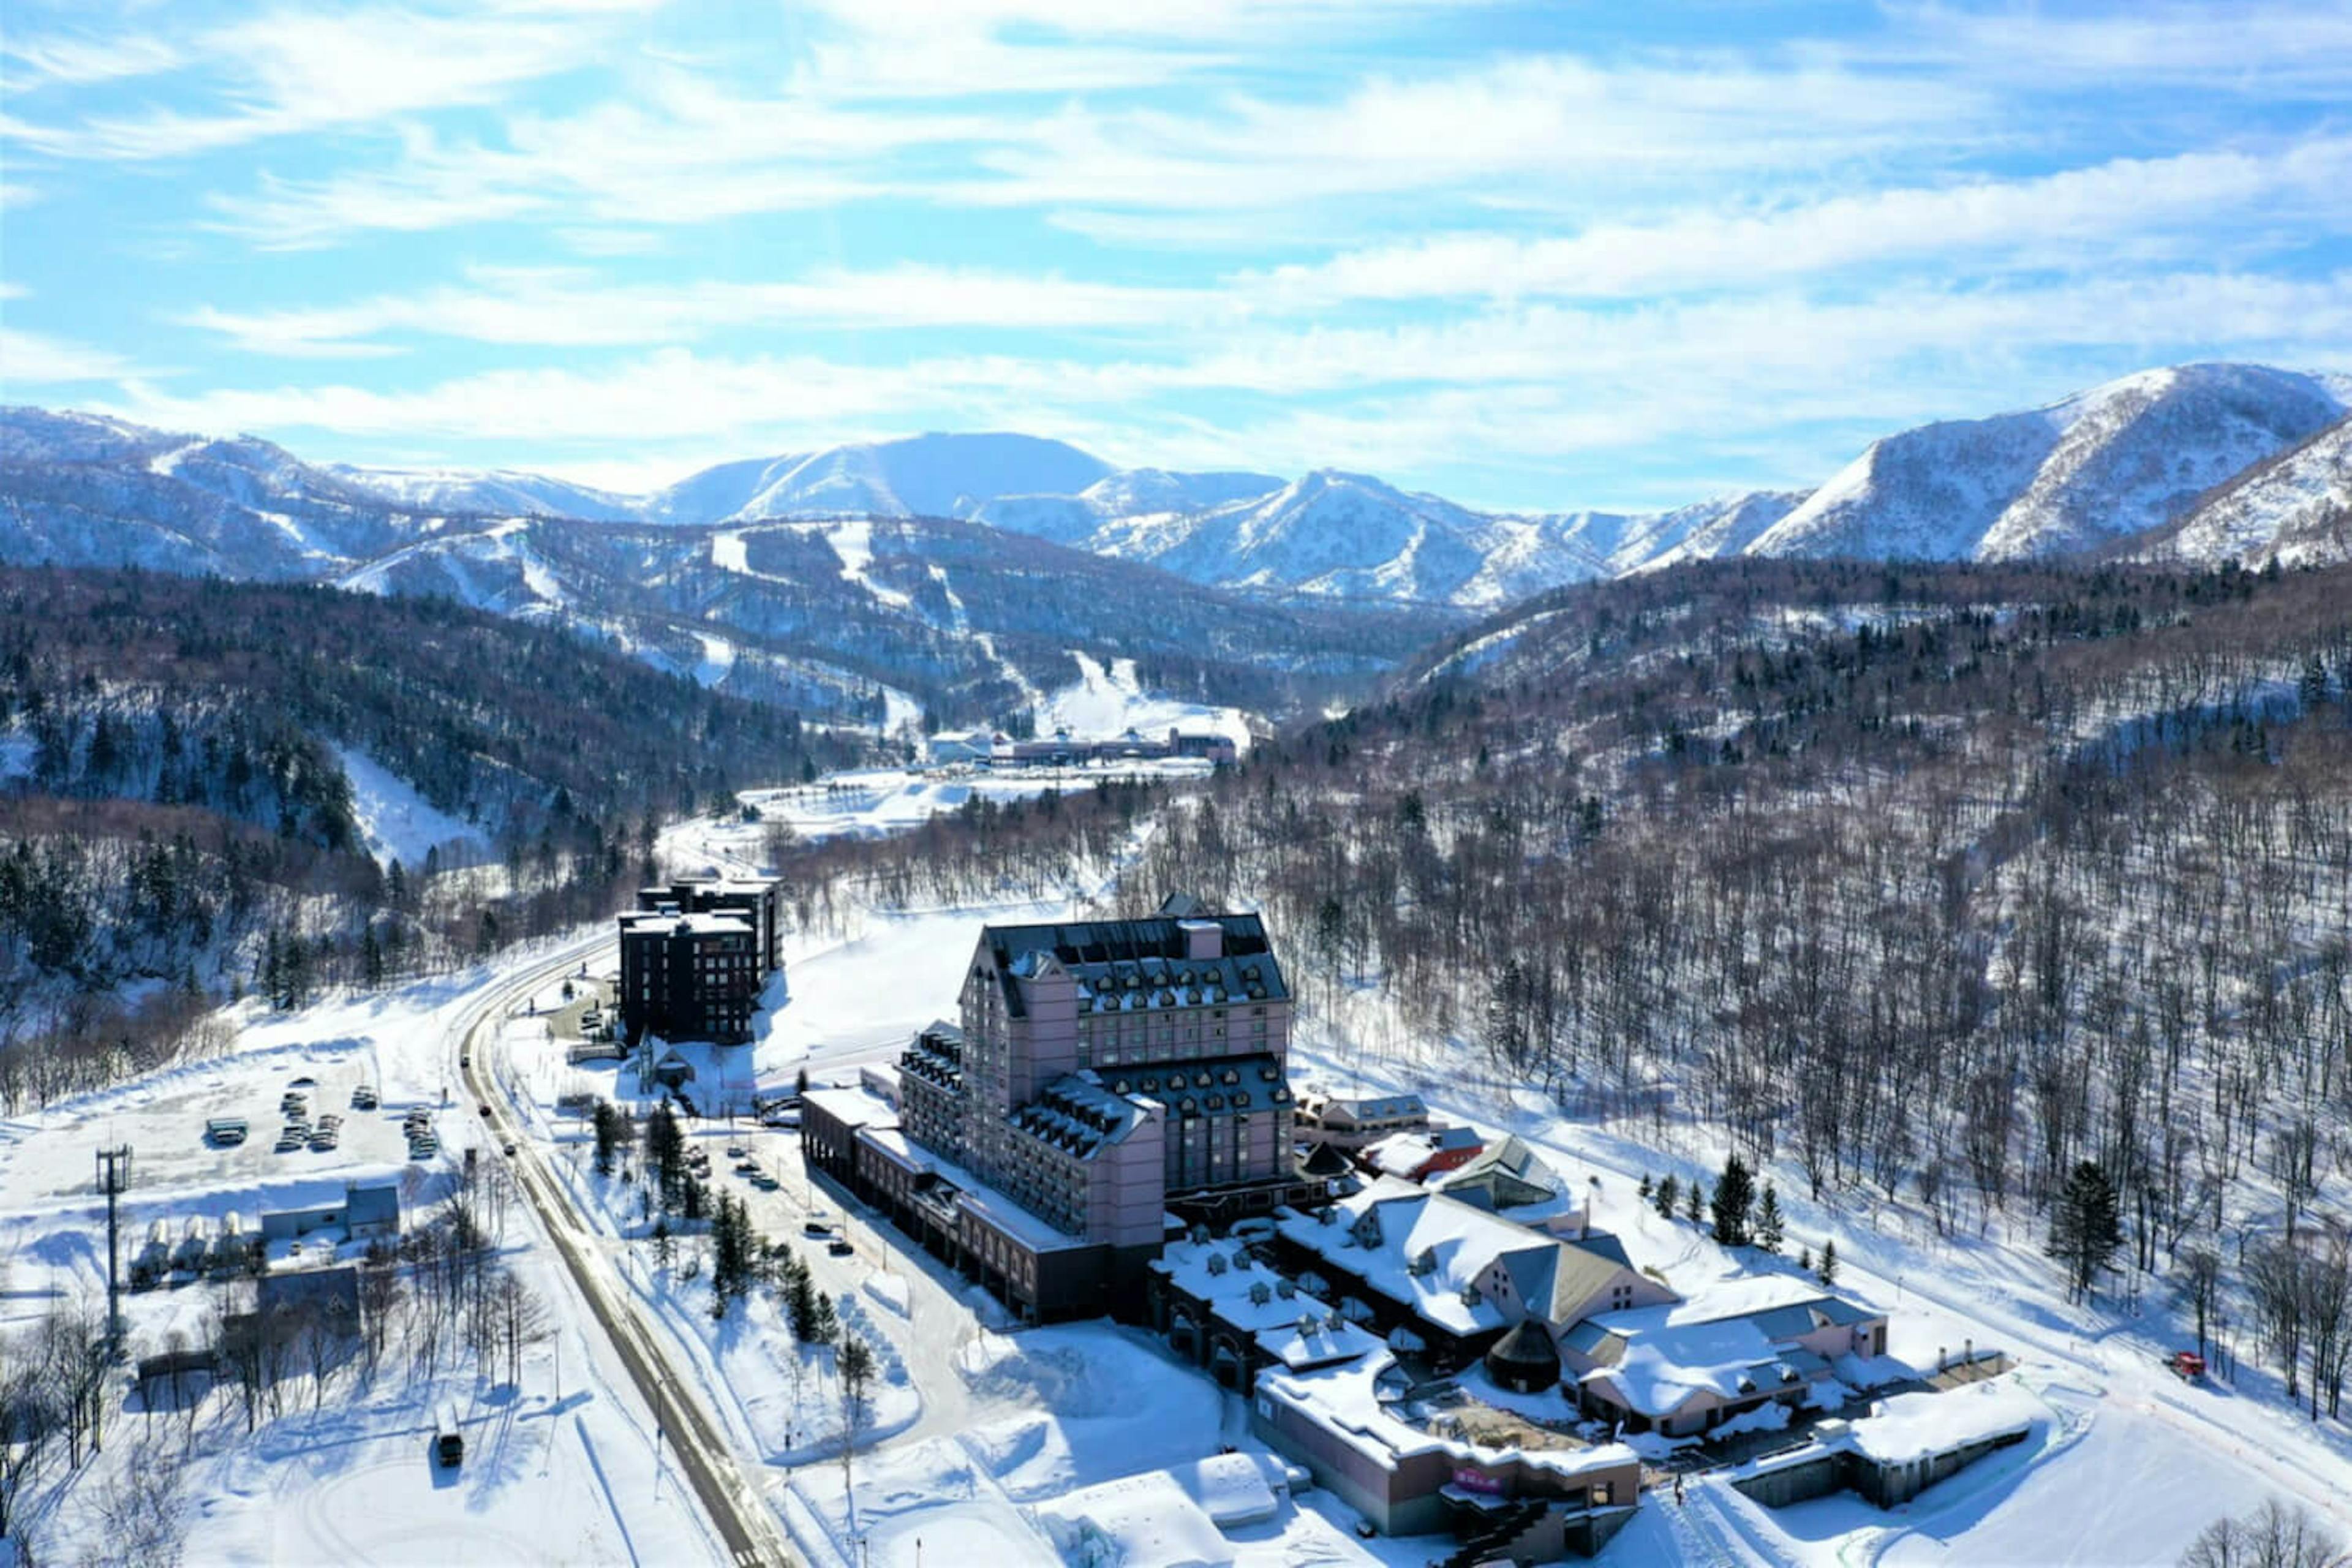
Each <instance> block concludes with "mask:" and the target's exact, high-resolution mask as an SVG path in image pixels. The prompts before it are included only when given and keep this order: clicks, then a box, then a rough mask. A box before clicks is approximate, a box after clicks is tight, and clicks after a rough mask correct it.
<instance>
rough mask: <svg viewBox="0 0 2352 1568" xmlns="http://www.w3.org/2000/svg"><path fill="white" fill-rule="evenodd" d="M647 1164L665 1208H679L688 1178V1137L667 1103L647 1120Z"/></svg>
mask: <svg viewBox="0 0 2352 1568" xmlns="http://www.w3.org/2000/svg"><path fill="white" fill-rule="evenodd" d="M646 1163H647V1164H649V1165H651V1166H652V1167H653V1172H654V1180H655V1181H656V1183H658V1184H659V1185H660V1187H661V1200H662V1207H664V1208H665V1209H667V1208H674V1207H676V1206H677V1201H678V1192H679V1185H680V1182H681V1180H682V1178H683V1177H684V1176H685V1174H686V1134H685V1133H684V1132H682V1131H679V1129H678V1125H677V1114H676V1113H675V1112H674V1111H672V1110H670V1108H669V1102H668V1101H667V1100H664V1101H662V1103H661V1104H659V1105H656V1106H655V1107H654V1109H653V1111H652V1113H651V1114H650V1115H648V1116H647V1117H646Z"/></svg>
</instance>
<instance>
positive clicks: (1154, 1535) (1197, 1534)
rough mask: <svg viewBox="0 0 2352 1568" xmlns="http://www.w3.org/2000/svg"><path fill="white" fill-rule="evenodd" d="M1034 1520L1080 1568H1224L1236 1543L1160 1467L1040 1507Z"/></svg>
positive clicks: (1064, 1559) (1070, 1561)
mask: <svg viewBox="0 0 2352 1568" xmlns="http://www.w3.org/2000/svg"><path fill="white" fill-rule="evenodd" d="M1036 1517H1037V1523H1038V1525H1039V1527H1040V1528H1042V1529H1043V1530H1044V1531H1045V1534H1046V1535H1047V1537H1048V1538H1050V1539H1051V1540H1052V1541H1053V1542H1054V1543H1055V1546H1056V1547H1058V1548H1059V1549H1060V1550H1061V1553H1062V1560H1063V1561H1064V1562H1065V1563H1071V1564H1074V1565H1076V1568H1123V1565H1126V1564H1135V1565H1136V1568H1141V1565H1142V1564H1145V1563H1151V1564H1155V1565H1160V1564H1164V1565H1165V1568H1227V1565H1228V1564H1230V1563H1232V1562H1233V1561H1234V1547H1233V1543H1232V1542H1229V1541H1227V1540H1226V1539H1225V1538H1224V1537H1223V1535H1221V1534H1219V1533H1218V1531H1217V1527H1216V1525H1215V1524H1214V1523H1213V1521H1211V1520H1210V1518H1209V1516H1208V1514H1207V1513H1205V1512H1203V1511H1202V1508H1201V1505H1200V1504H1199V1503H1197V1502H1194V1501H1193V1500H1192V1497H1191V1496H1190V1495H1189V1494H1188V1493H1187V1492H1186V1491H1185V1489H1183V1488H1182V1487H1181V1486H1179V1485H1177V1484H1176V1480H1175V1478H1174V1477H1172V1476H1171V1475H1169V1474H1168V1473H1167V1472H1165V1471H1163V1470H1152V1471H1148V1472H1146V1473H1144V1474H1142V1475H1136V1476H1125V1477H1122V1478H1120V1479H1118V1480H1115V1481H1105V1482H1103V1483H1102V1484H1100V1485H1099V1486H1092V1487H1087V1488H1085V1489H1082V1490H1079V1491H1076V1492H1072V1493H1070V1494H1069V1495H1067V1496H1066V1497H1061V1498H1056V1499H1055V1500H1053V1501H1051V1502H1046V1503H1041V1504H1040V1505H1038V1508H1037V1516H1036Z"/></svg>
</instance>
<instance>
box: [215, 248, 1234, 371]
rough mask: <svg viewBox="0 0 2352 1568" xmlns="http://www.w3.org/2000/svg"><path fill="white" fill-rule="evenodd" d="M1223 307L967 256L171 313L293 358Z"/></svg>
mask: <svg viewBox="0 0 2352 1568" xmlns="http://www.w3.org/2000/svg"><path fill="white" fill-rule="evenodd" d="M1227 310H1228V307H1226V306H1225V305H1223V303H1221V299H1220V296H1219V295H1218V294H1217V293H1216V292H1215V291H1213V290H1208V289H1152V288H1135V287H1128V286H1123V285H1118V284H1110V283H1097V282H1091V281H1087V280H1082V279H1066V278H1058V277H1051V276H1045V277H1025V276H1013V275H1008V274H1003V273H996V272H989V271H983V270H979V269H974V268H941V267H918V266H901V267H893V268H886V269H884V270H881V271H877V272H848V271H844V270H840V269H835V268H825V269H821V270H819V271H817V272H814V273H812V274H811V275H810V276H809V277H807V278H806V279H799V280H795V281H791V282H775V283H742V282H722V281H716V280H711V281H698V282H697V281H688V282H681V283H650V284H635V285H622V286H614V285H612V284H609V283H607V282H605V281H604V280H602V279H598V278H597V277H595V276H594V275H593V274H590V273H586V272H582V271H579V270H575V269H569V268H534V269H528V270H514V269H498V268H478V269H476V271H475V273H474V274H473V276H472V278H471V279H469V282H468V284H467V286H466V287H462V288H442V289H430V290H426V291H425V292H422V293H416V294H405V295H382V296H378V297H376V298H374V299H370V300H359V301H355V302H353V303H352V304H348V305H340V306H332V307H328V308H325V309H319V310H266V311H253V312H243V313H240V312H236V311H230V310H218V309H215V308H212V307H209V306H207V307H204V308H201V309H198V310H194V311H191V312H189V313H188V314H187V315H186V316H184V317H183V318H182V320H184V321H185V322H186V323H187V324H189V325H192V326H196V327H201V328H204V329H205V330H206V331H214V332H219V333H222V334H225V335H226V336H227V337H228V338H230V339H231V340H232V341H234V342H236V345H237V346H238V347H239V348H242V349H245V350H247V351H248V352H252V353H274V354H286V355H296V356H304V357H315V356H330V355H337V354H352V355H373V354H380V353H388V352H393V350H392V345H389V344H386V343H384V342H382V341H381V340H382V339H383V338H384V337H385V336H386V335H388V334H395V333H396V334H408V335H419V336H427V337H442V338H463V339H467V340H468V341H471V342H484V343H500V344H529V345H538V346H551V347H585V346H603V347H643V346H646V345H651V344H663V343H679V342H691V341H694V340H698V339H700V338H703V337H706V336H708V335H710V334H712V333H714V332H719V331H728V332H734V331H742V330H744V329H747V328H755V327H762V326H771V325H774V324H777V323H780V322H791V323H794V324H797V325H800V326H803V327H807V328H814V329H820V330H821V329H824V328H849V327H884V328H906V327H940V326H976V327H989V328H995V329H1020V328H1036V327H1054V328H1073V327H1077V328H1084V327H1143V326H1154V327H1158V326H1164V325H1166V324H1167V323H1169V322H1171V321H1184V322H1186V323H1188V324H1189V325H1190V326H1192V327H1195V328H1197V327H1199V326H1201V325H1204V324H1206V322H1208V321H1211V320H1213V319H1214V318H1215V317H1217V316H1218V315H1220V314H1223V313H1226V312H1227Z"/></svg>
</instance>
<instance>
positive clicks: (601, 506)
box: [326, 463, 645, 522]
mask: <svg viewBox="0 0 2352 1568" xmlns="http://www.w3.org/2000/svg"><path fill="white" fill-rule="evenodd" d="M326 471H327V472H328V473H331V474H332V475H334V476H335V477H336V478H337V479H342V480H344V481H346V482H347V483H349V484H351V485H352V486H354V487H356V488H357V489H362V490H365V491H367V492H368V493H369V494H371V495H374V496H380V497H382V498H383V500H386V501H388V502H390V503H391V504H392V505H394V506H396V507H401V508H404V509H405V510H410V511H419V512H446V513H452V514H457V515H471V516H478V517H576V518H582V519H584V520H585V521H590V522H624V521H632V520H634V519H636V518H640V517H642V516H643V515H644V512H645V506H644V503H643V502H642V501H640V500H638V499H637V498H635V496H625V495H615V494H614V493H613V492H612V491H610V490H600V489H595V488H594V487H593V486H591V485H576V484H573V483H572V482H571V481H570V480H568V479H550V478H548V477H547V476H546V475H544V474H526V473H521V472H518V471H516V470H514V469H510V468H492V469H489V470H488V471H481V470H475V469H467V468H354V467H352V465H350V464H348V463H330V464H328V465H327V466H326Z"/></svg>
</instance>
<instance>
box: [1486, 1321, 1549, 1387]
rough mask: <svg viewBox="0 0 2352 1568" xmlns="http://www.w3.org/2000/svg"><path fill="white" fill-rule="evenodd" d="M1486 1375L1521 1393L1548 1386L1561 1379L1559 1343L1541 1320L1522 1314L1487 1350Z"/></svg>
mask: <svg viewBox="0 0 2352 1568" xmlns="http://www.w3.org/2000/svg"><path fill="white" fill-rule="evenodd" d="M1486 1375H1487V1376H1489V1377H1491V1378H1493V1379H1494V1380H1495V1381H1496V1383H1499V1384H1502V1385H1503V1386H1504V1387H1506V1388H1512V1389H1517V1391H1519V1392H1520V1393H1522V1394H1533V1393H1535V1392H1537V1391H1538V1390H1540V1389H1546V1388H1549V1387H1550V1386H1551V1385H1552V1384H1555V1383H1558V1382H1559V1346H1558V1345H1555V1344H1553V1343H1552V1342H1551V1333H1550V1331H1549V1330H1547V1329H1546V1328H1545V1327H1544V1326H1543V1324H1542V1323H1541V1322H1539V1321H1537V1320H1536V1319H1534V1318H1522V1319H1520V1320H1519V1321H1518V1325H1517V1327H1516V1328H1514V1329H1512V1330H1511V1331H1510V1332H1509V1333H1507V1334H1505V1335H1504V1336H1503V1337H1502V1338H1501V1339H1499V1340H1496V1342H1495V1344H1494V1348H1493V1349H1491V1350H1489V1351H1488V1352H1486Z"/></svg>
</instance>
